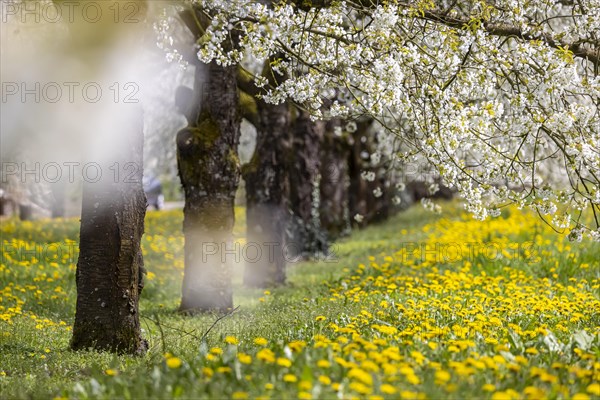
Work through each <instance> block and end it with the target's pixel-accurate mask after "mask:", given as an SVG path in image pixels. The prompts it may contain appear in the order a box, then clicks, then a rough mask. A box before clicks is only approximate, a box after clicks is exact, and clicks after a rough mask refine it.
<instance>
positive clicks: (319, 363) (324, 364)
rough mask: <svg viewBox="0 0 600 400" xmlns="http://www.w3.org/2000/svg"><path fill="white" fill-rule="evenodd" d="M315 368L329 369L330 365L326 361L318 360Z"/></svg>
mask: <svg viewBox="0 0 600 400" xmlns="http://www.w3.org/2000/svg"><path fill="white" fill-rule="evenodd" d="M317 367H319V368H329V367H331V363H330V362H329V361H327V360H319V361H317Z"/></svg>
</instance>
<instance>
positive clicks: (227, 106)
mask: <svg viewBox="0 0 600 400" xmlns="http://www.w3.org/2000/svg"><path fill="white" fill-rule="evenodd" d="M196 68H197V72H196V82H195V84H194V86H195V88H194V92H195V93H196V94H199V95H200V97H201V98H200V103H201V105H200V112H199V113H198V114H197V118H196V119H195V120H194V119H192V120H188V122H189V126H188V127H187V128H185V129H183V130H181V131H180V132H178V134H177V166H178V169H179V178H180V180H181V185H182V186H183V190H184V194H185V206H184V209H183V214H184V221H183V232H184V235H185V246H184V252H185V270H184V278H183V294H182V299H181V306H180V310H181V311H186V312H196V311H207V310H227V309H230V308H232V307H233V294H232V288H231V262H232V261H238V260H237V259H238V258H239V252H236V251H235V248H234V243H233V240H232V229H233V225H234V222H235V217H234V209H233V206H234V200H235V192H236V189H237V186H238V182H239V176H240V168H239V160H238V155H237V146H238V142H239V135H240V118H239V114H238V101H239V95H238V91H237V86H236V71H237V67H236V66H230V67H221V66H219V65H217V64H216V63H215V62H213V63H211V64H209V65H208V66H206V67H204V66H202V65H198V66H197V67H196ZM205 71H206V79H202V78H203V75H204V72H205ZM202 99H204V100H205V101H201V100H202ZM234 253H237V254H234Z"/></svg>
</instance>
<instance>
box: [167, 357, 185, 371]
mask: <svg viewBox="0 0 600 400" xmlns="http://www.w3.org/2000/svg"><path fill="white" fill-rule="evenodd" d="M181 364H182V363H181V359H180V358H178V357H170V358H167V367H169V368H171V369H176V368H179V367H181Z"/></svg>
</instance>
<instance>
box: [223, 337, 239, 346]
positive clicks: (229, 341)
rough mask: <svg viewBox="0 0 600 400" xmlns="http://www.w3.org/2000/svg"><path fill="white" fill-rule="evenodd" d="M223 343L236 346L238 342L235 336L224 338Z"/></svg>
mask: <svg viewBox="0 0 600 400" xmlns="http://www.w3.org/2000/svg"><path fill="white" fill-rule="evenodd" d="M225 343H227V344H234V345H235V344H238V343H239V341H238V340H237V338H236V337H235V336H225Z"/></svg>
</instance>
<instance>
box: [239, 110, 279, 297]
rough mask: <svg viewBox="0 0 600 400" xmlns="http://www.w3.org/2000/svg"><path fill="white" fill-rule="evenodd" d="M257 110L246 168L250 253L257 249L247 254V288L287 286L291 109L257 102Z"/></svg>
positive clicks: (244, 171) (247, 222) (244, 170)
mask: <svg viewBox="0 0 600 400" xmlns="http://www.w3.org/2000/svg"><path fill="white" fill-rule="evenodd" d="M257 109H258V123H257V126H256V130H257V137H256V150H255V151H254V155H253V157H252V160H251V161H250V163H248V164H247V165H245V166H244V168H243V175H244V180H245V182H246V225H247V228H246V229H247V245H246V247H247V248H248V249H249V252H250V249H251V248H253V250H252V254H245V261H246V269H245V273H244V284H246V285H248V286H252V287H268V286H273V285H279V284H283V283H284V282H285V266H286V256H285V249H286V234H285V232H286V227H287V223H288V219H289V211H288V203H287V197H288V194H289V185H288V181H287V174H286V169H285V152H286V149H287V147H288V146H287V143H288V138H289V128H290V108H289V105H288V104H287V103H283V104H277V105H273V104H268V103H265V102H264V101H262V100H257ZM254 249H256V252H255V251H254ZM255 253H257V257H256V258H254V254H255Z"/></svg>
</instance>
